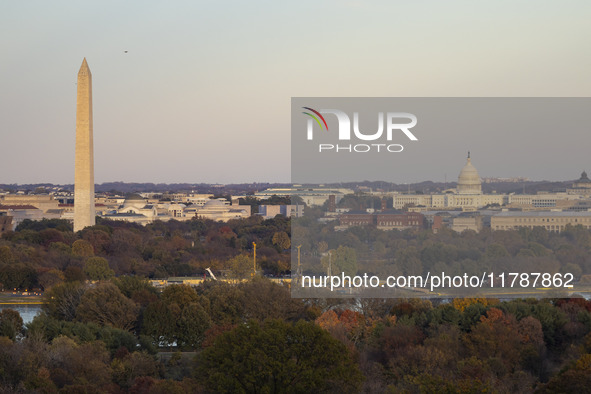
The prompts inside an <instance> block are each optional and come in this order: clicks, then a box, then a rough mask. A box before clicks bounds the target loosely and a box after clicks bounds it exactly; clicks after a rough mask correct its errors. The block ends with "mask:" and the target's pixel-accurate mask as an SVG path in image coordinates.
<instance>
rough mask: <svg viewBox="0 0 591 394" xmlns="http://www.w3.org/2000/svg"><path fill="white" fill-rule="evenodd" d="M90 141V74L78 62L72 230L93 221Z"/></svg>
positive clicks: (83, 62)
mask: <svg viewBox="0 0 591 394" xmlns="http://www.w3.org/2000/svg"><path fill="white" fill-rule="evenodd" d="M93 151H94V149H93V143H92V74H91V73H90V68H89V67H88V63H87V62H86V58H84V60H83V61H82V65H81V66H80V71H78V92H77V99H76V158H75V174H74V231H75V232H76V231H79V230H82V229H84V228H85V227H88V226H94V224H95V210H94V209H95V208H94V153H93Z"/></svg>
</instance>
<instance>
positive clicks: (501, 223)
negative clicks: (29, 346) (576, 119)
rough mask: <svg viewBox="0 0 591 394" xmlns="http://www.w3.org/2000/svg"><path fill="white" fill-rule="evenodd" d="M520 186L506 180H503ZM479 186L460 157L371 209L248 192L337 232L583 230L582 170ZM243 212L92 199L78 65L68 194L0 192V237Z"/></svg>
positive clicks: (327, 192) (151, 200)
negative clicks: (543, 182)
mask: <svg viewBox="0 0 591 394" xmlns="http://www.w3.org/2000/svg"><path fill="white" fill-rule="evenodd" d="M523 180H524V178H510V179H509V181H510V182H521V181H523ZM485 181H486V182H488V183H494V182H501V181H507V179H502V178H487V179H485ZM482 182H483V180H482V179H481V178H480V176H479V175H478V171H477V170H476V168H475V167H474V165H473V164H472V160H471V158H470V153H469V152H468V158H467V162H466V165H465V166H464V168H462V170H461V172H460V174H459V177H458V183H457V187H456V188H453V189H448V190H444V191H442V192H439V193H431V194H411V193H406V194H405V193H399V192H378V193H375V194H376V195H378V196H380V197H381V198H382V206H381V209H379V210H378V211H375V210H374V209H369V210H366V211H357V212H353V211H348V210H346V209H342V208H337V205H338V203H339V201H340V200H341V199H342V198H343V197H344V196H346V195H347V194H352V193H353V190H350V189H346V188H334V187H332V188H330V187H323V186H322V185H321V186H320V187H313V188H311V187H303V186H301V185H294V186H293V187H291V188H283V189H279V188H275V189H267V190H263V191H260V192H257V193H255V195H254V197H256V198H258V199H267V198H270V197H273V196H290V197H292V199H294V200H298V201H301V202H302V203H303V204H305V205H308V206H321V205H324V204H327V208H328V209H327V211H328V212H327V215H326V217H325V218H323V220H325V221H330V220H338V225H337V226H336V228H337V230H339V229H346V228H348V227H351V226H376V227H377V228H379V229H384V230H392V229H408V228H429V227H430V228H432V229H433V230H434V231H438V230H439V229H441V228H442V227H444V226H448V227H450V228H452V229H453V230H455V231H464V230H474V231H480V230H481V229H482V228H483V227H485V226H490V228H492V229H493V230H509V229H515V228H519V227H528V228H534V227H543V228H545V229H547V230H548V231H556V232H560V231H562V230H564V228H565V227H566V226H567V225H582V226H584V227H586V228H591V180H590V179H589V178H588V176H587V174H586V173H585V172H583V173H582V174H581V177H580V179H579V180H578V181H576V182H575V183H574V184H573V185H572V187H571V188H568V189H566V190H564V191H561V192H553V193H550V192H547V193H536V194H525V193H523V194H516V193H510V194H498V193H491V194H486V193H483V192H482ZM369 192H370V193H372V192H371V191H369ZM389 198H392V206H391V207H387V206H386V205H387V204H386V201H387V200H386V199H388V200H389ZM292 202H293V200H292ZM303 204H295V205H261V206H260V207H259V212H258V213H257V214H259V215H261V216H263V217H264V218H272V217H275V216H276V215H284V216H287V217H294V216H295V217H299V216H302V215H303V209H304V206H303ZM251 214H252V212H251V206H250V205H240V204H239V203H238V198H232V199H231V200H226V199H220V198H214V196H213V195H208V194H185V193H178V194H173V195H168V196H167V197H166V198H162V196H159V195H156V194H154V193H147V194H143V195H139V194H132V195H128V196H125V197H124V196H106V195H102V196H101V195H97V194H96V193H95V190H94V152H93V119H92V74H91V72H90V68H89V67H88V64H87V62H86V59H84V60H83V62H82V65H81V67H80V70H79V72H78V83H77V107H76V151H75V183H74V195H73V196H72V195H71V194H70V195H68V194H67V193H66V194H59V193H54V194H33V195H26V194H18V193H17V194H4V195H2V194H0V233H1V232H3V231H8V230H12V229H14V228H15V227H16V226H17V225H18V224H19V223H21V222H22V221H23V220H25V219H31V220H41V219H43V218H47V219H68V220H71V221H72V222H73V223H74V231H78V230H81V229H83V228H85V227H87V226H92V225H94V224H95V218H96V216H101V217H104V218H108V219H112V220H125V221H129V222H134V223H139V224H148V223H151V222H154V221H155V220H162V221H166V220H172V219H174V220H191V219H193V218H201V219H211V220H215V221H221V222H226V221H228V220H231V219H241V218H246V217H249V216H251Z"/></svg>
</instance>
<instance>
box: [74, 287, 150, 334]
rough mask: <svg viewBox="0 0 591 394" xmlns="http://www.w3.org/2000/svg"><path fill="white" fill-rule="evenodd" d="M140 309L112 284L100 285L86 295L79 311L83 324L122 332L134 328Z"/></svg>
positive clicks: (79, 317)
mask: <svg viewBox="0 0 591 394" xmlns="http://www.w3.org/2000/svg"><path fill="white" fill-rule="evenodd" d="M138 311H139V308H138V307H137V305H136V304H135V303H134V302H133V301H132V300H130V299H129V298H127V297H125V296H124V295H123V294H122V293H121V291H120V290H119V288H118V287H117V286H115V285H114V284H112V283H109V282H106V283H99V284H98V285H97V286H96V287H93V288H91V289H89V290H87V291H86V293H84V295H83V296H82V298H81V299H80V304H79V305H78V309H77V313H76V314H77V317H78V319H80V320H81V321H83V322H93V323H97V324H100V325H109V326H112V327H115V328H120V329H122V330H130V329H131V328H133V326H134V323H135V321H136V320H137V318H138Z"/></svg>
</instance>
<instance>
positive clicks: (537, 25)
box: [0, 0, 591, 184]
mask: <svg viewBox="0 0 591 394" xmlns="http://www.w3.org/2000/svg"><path fill="white" fill-rule="evenodd" d="M590 17H591V2H589V1H587V0H576V1H575V0H570V1H569V0H565V1H560V2H556V1H550V0H541V1H536V2H532V1H521V0H511V1H505V0H500V1H494V2H475V1H470V0H466V1H457V0H450V1H445V2H443V1H436V0H433V1H426V0H415V1H405V2H402V1H391V0H390V1H336V0H316V1H297V2H295V1H249V2H244V1H231V0H226V1H219V0H212V1H195V0H192V1H175V2H169V3H164V2H161V1H150V0H144V1H126V2H120V1H100V2H99V1H94V2H91V1H79V2H72V1H59V0H56V1H52V2H47V1H26V2H20V1H17V2H1V3H0V53H1V61H0V146H1V147H2V150H1V153H0V183H21V184H22V183H42V182H43V183H44V182H49V183H59V184H65V183H73V179H74V166H73V162H74V137H75V104H76V76H77V72H78V69H79V67H80V64H81V63H82V59H83V58H84V57H86V59H87V61H88V64H89V66H90V69H91V72H92V75H93V104H94V108H93V110H94V148H95V151H94V155H95V181H96V183H103V182H112V181H124V182H158V183H160V182H164V183H176V182H188V183H201V182H204V183H250V182H289V181H290V154H291V152H290V132H291V131H290V102H291V97H587V96H589V92H590V91H591V50H589V37H591V24H590V23H589V18H590ZM125 51H127V53H126V52H125ZM589 129H590V131H591V127H590V128H589ZM589 135H591V133H587V134H585V135H581V140H580V141H577V142H576V143H574V145H575V146H576V147H578V149H574V150H573V151H569V150H561V151H559V152H556V154H557V155H559V156H558V159H557V160H555V162H556V163H557V164H556V165H557V166H559V168H554V171H553V172H552V173H551V174H549V173H548V171H547V170H546V169H545V167H544V165H542V164H543V158H540V159H536V160H541V162H540V164H541V165H539V166H536V165H532V166H528V167H527V168H524V169H523V171H522V170H521V169H520V160H522V159H523V157H521V158H520V157H519V155H508V156H507V157H505V159H506V160H508V163H513V164H514V165H512V166H507V168H512V169H513V170H514V171H513V172H511V173H508V172H509V170H507V169H505V167H504V169H503V170H502V171H498V173H497V172H495V168H491V166H488V165H487V166H484V167H483V165H482V164H485V163H489V162H491V163H492V162H494V160H493V158H494V156H493V155H495V154H496V155H497V158H498V154H499V153H498V152H497V153H495V152H487V150H486V149H485V147H482V148H481V149H480V152H478V154H480V155H481V156H480V157H481V160H482V161H481V165H479V164H478V161H477V160H476V157H477V156H473V157H474V160H473V163H474V164H475V166H476V167H477V168H478V170H479V172H480V173H481V175H482V176H499V177H507V176H527V177H529V178H531V179H536V180H541V179H548V178H549V177H550V178H552V179H549V180H564V179H574V178H575V177H576V176H578V174H579V173H580V172H581V171H582V170H583V169H587V170H588V171H591V156H589V154H588V150H586V149H583V148H584V147H585V146H587V147H588V146H589V145H590V143H591V137H590V136H589ZM534 140H535V141H533V142H536V143H538V144H543V143H544V142H543V141H540V140H539V139H537V140H536V139H534ZM468 145H473V146H479V135H478V131H475V132H474V143H468ZM468 148H469V147H468ZM464 150H466V149H465V148H464V146H458V151H462V152H463V151H464ZM477 150H478V149H477ZM473 151H474V149H473ZM438 154H439V155H440V157H437V158H436V159H437V163H438V165H437V167H438V168H437V171H432V169H433V163H430V162H429V161H428V160H427V161H425V163H423V164H422V165H423V166H424V167H420V168H419V167H417V168H416V171H413V172H412V173H414V174H415V175H413V174H412V173H411V175H409V174H408V171H407V173H406V174H405V177H404V179H400V182H409V181H413V182H416V181H422V180H427V179H426V178H428V179H431V180H442V178H443V174H444V173H445V174H456V173H458V172H459V170H460V169H461V167H462V166H463V164H464V160H465V159H464V157H463V155H462V157H461V158H458V157H455V156H454V157H449V152H440V153H438ZM474 154H476V152H474ZM534 156H535V155H533V154H532V158H533V157H534ZM394 181H396V179H394Z"/></svg>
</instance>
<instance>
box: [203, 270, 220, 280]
mask: <svg viewBox="0 0 591 394" xmlns="http://www.w3.org/2000/svg"><path fill="white" fill-rule="evenodd" d="M205 270H206V271H207V272H209V275H211V277H212V278H213V280H218V279H217V278H216V277H215V275H214V274H213V272H211V270H210V269H209V267H207V268H206V269H205Z"/></svg>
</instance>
